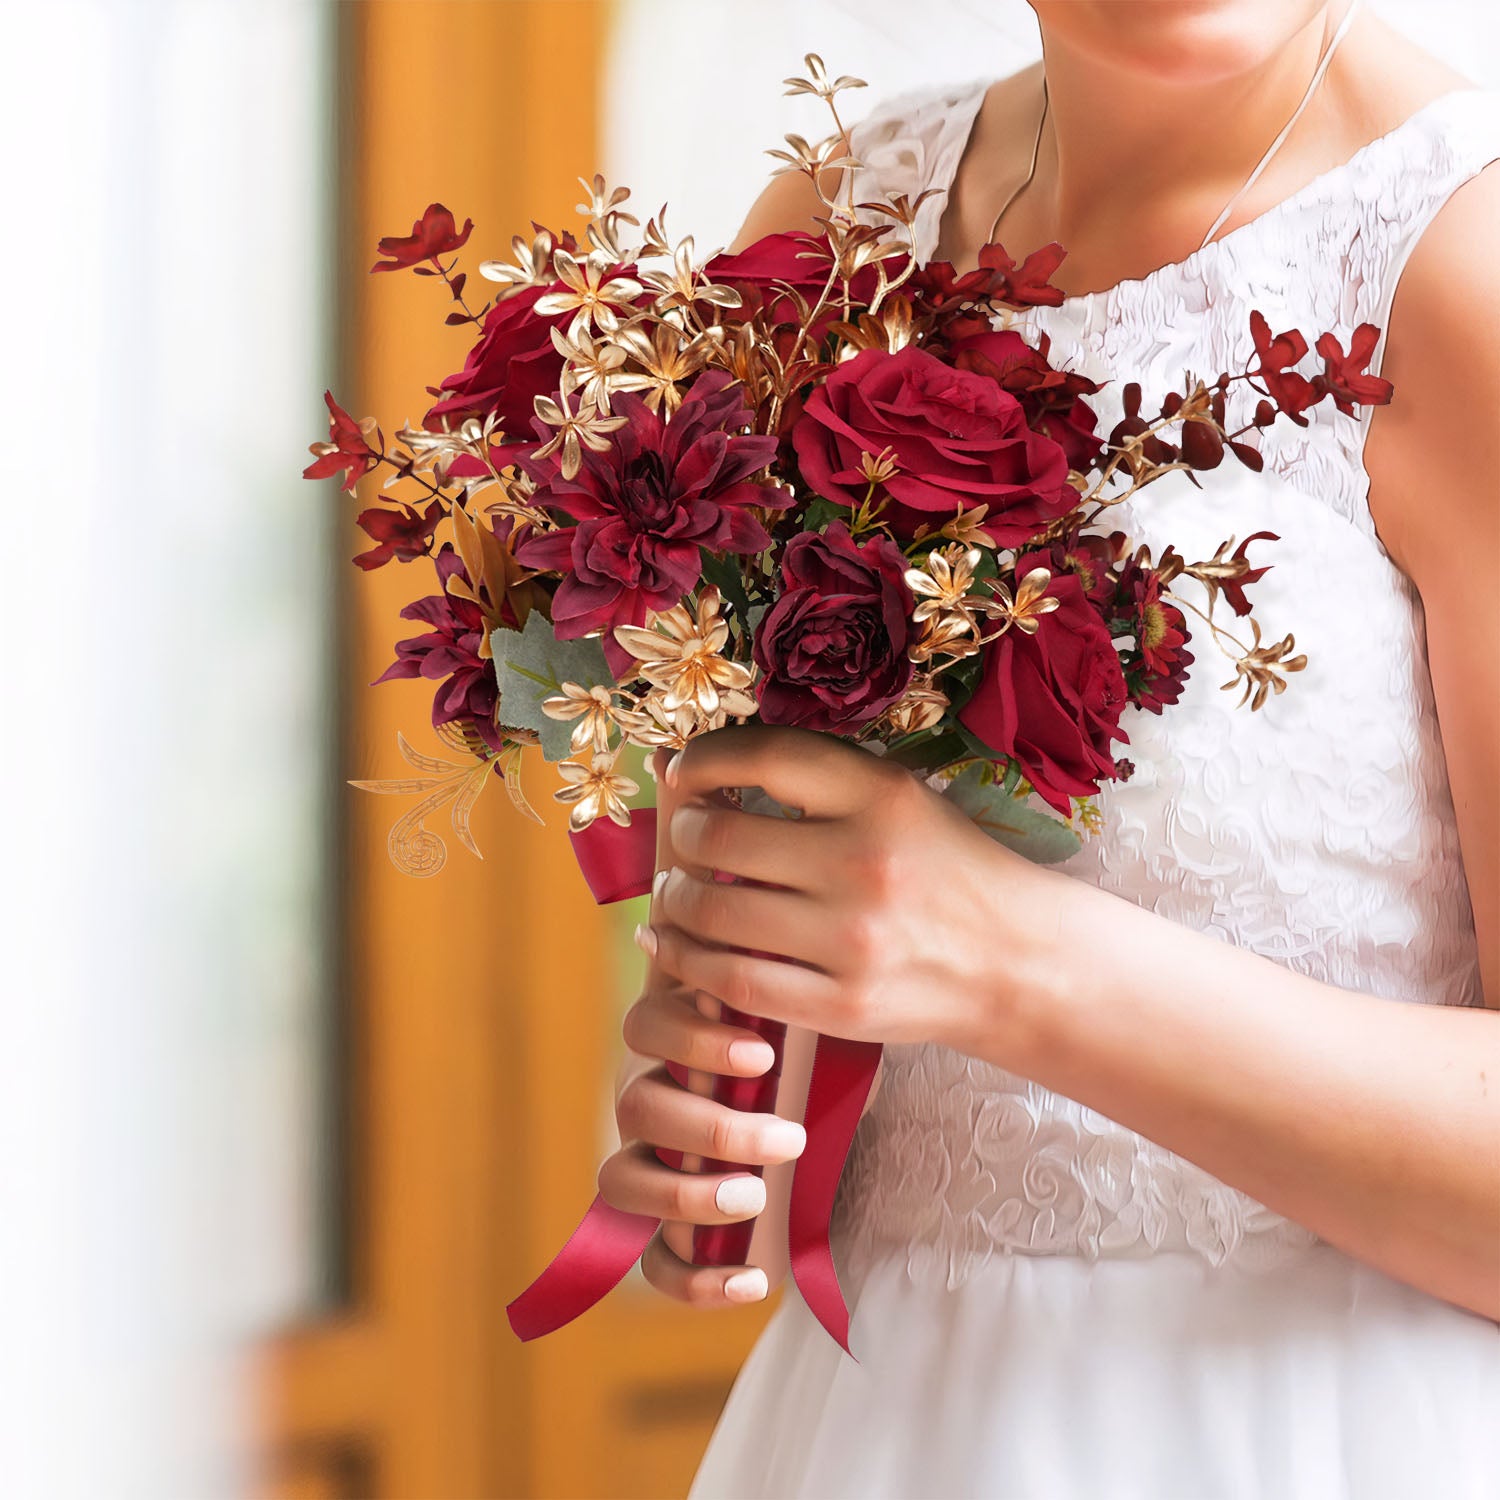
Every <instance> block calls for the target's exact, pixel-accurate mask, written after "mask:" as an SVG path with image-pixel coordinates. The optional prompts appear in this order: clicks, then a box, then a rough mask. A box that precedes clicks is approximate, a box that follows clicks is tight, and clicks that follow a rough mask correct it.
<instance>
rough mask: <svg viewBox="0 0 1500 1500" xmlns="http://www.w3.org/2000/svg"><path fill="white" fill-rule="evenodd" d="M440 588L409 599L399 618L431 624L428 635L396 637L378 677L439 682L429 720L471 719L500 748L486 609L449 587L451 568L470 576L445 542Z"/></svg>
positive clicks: (439, 556) (497, 693) (439, 558)
mask: <svg viewBox="0 0 1500 1500" xmlns="http://www.w3.org/2000/svg"><path fill="white" fill-rule="evenodd" d="M433 564H434V566H435V567H436V568H437V573H438V580H439V582H440V584H441V586H442V592H441V593H438V594H431V595H429V596H428V597H427V598H425V599H418V600H417V601H416V603H414V604H408V605H407V606H406V608H405V609H403V610H402V611H401V618H402V619H403V620H418V621H420V622H421V623H422V624H424V625H426V626H429V627H430V629H429V631H428V633H427V634H426V635H418V636H412V637H411V638H410V639H409V640H404V641H398V642H397V643H396V660H395V661H394V662H393V663H392V664H391V665H390V666H389V667H387V668H386V670H385V671H384V672H382V673H381V675H380V676H379V677H377V678H376V679H375V680H376V682H389V681H391V680H393V679H395V678H399V677H425V678H427V679H428V680H429V681H430V682H436V683H437V690H436V692H435V693H434V694H433V699H432V723H433V727H434V728H436V727H437V726H438V725H439V724H448V723H452V722H453V721H454V720H469V721H470V722H472V723H473V725H474V728H475V729H476V730H478V732H479V735H480V737H481V738H482V739H483V740H484V742H485V744H487V745H488V746H489V747H490V749H492V750H496V751H498V750H499V749H500V748H501V743H502V740H503V736H502V735H501V733H500V730H499V728H498V727H497V725H496V723H495V705H496V702H497V701H498V699H499V697H500V688H499V685H498V683H497V682H496V680H495V664H494V662H493V661H489V660H486V659H485V658H483V657H481V656H480V654H479V652H480V648H481V646H482V645H483V644H484V638H485V632H486V630H487V628H488V627H487V625H486V622H485V617H484V611H483V609H481V608H480V606H479V605H478V604H476V603H475V602H474V601H473V600H472V599H464V598H462V597H460V596H458V595H455V594H450V593H449V592H448V580H449V579H450V578H452V577H453V576H454V575H455V574H459V575H461V576H462V577H463V578H464V580H465V581H466V582H467V581H468V574H467V573H466V572H465V571H464V565H463V563H462V562H461V561H460V559H459V556H458V553H457V552H455V551H454V550H453V548H452V547H451V546H448V545H446V544H445V545H444V546H443V548H442V549H441V550H440V551H439V552H438V554H437V556H436V557H434V558H433Z"/></svg>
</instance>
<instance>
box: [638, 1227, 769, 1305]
mask: <svg viewBox="0 0 1500 1500" xmlns="http://www.w3.org/2000/svg"><path fill="white" fill-rule="evenodd" d="M665 1228H666V1226H665V1225H663V1227H662V1229H658V1230H657V1231H656V1233H655V1234H654V1235H652V1237H651V1242H650V1244H648V1245H647V1246H646V1249H645V1253H644V1254H643V1255H642V1256H641V1272H642V1274H643V1275H644V1276H645V1278H646V1280H647V1281H648V1282H650V1284H651V1285H652V1286H654V1287H655V1288H656V1289H657V1291H659V1292H665V1293H666V1295H667V1296H669V1297H675V1298H676V1299H677V1300H678V1301H679V1302H688V1303H691V1304H692V1305H693V1306H695V1307H726V1306H731V1305H734V1304H736V1303H741V1302H760V1301H763V1300H764V1298H765V1296H766V1292H767V1290H768V1283H767V1281H766V1273H765V1272H764V1271H762V1270H761V1269H760V1267H759V1266H695V1265H692V1264H690V1263H689V1262H688V1261H686V1260H684V1259H683V1257H682V1256H680V1255H678V1254H677V1253H676V1252H675V1251H674V1250H673V1249H672V1248H671V1247H670V1246H669V1245H668V1244H667V1242H666V1238H665V1235H664V1230H665Z"/></svg>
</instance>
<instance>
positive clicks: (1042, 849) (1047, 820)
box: [943, 764, 1083, 865]
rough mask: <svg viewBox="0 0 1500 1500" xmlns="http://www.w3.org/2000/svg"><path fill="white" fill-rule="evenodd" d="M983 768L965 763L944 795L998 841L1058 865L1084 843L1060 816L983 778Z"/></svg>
mask: <svg viewBox="0 0 1500 1500" xmlns="http://www.w3.org/2000/svg"><path fill="white" fill-rule="evenodd" d="M983 772H984V767H983V766H981V765H978V764H975V765H972V766H965V767H964V769H963V770H962V771H960V772H959V774H958V775H957V776H955V777H954V778H953V780H952V781H950V782H949V783H948V790H947V791H946V792H944V794H943V795H944V796H945V797H947V798H948V799H949V800H950V801H951V802H953V803H954V804H955V805H956V806H957V807H958V808H959V810H960V811H962V812H964V813H966V814H967V815H968V816H969V817H970V818H972V819H973V821H974V822H975V823H977V824H978V825H979V827H980V828H982V829H983V830H984V832H985V833H987V834H988V835H989V836H990V837H991V838H992V839H994V840H995V842H996V843H997V844H1004V845H1005V847H1006V848H1007V849H1014V850H1015V851H1016V853H1017V854H1024V855H1025V856H1026V858H1027V859H1029V860H1031V861H1032V862H1033V863H1035V864H1039V865H1055V864H1057V863H1058V862H1059V861H1060V860H1064V859H1067V858H1068V857H1069V855H1072V854H1076V853H1077V852H1078V850H1079V849H1080V848H1082V847H1083V840H1082V839H1080V838H1079V837H1078V835H1077V833H1076V832H1074V830H1073V829H1071V828H1069V827H1068V825H1067V824H1066V823H1064V822H1063V821H1062V820H1061V819H1059V818H1054V817H1050V816H1049V815H1048V814H1046V813H1043V812H1038V811H1037V810H1036V808H1034V807H1031V806H1029V805H1028V804H1027V803H1025V802H1018V801H1017V800H1016V799H1015V798H1014V797H1012V796H1010V795H1009V793H1007V792H1006V791H1005V790H1004V789H1003V787H1001V786H998V785H996V784H995V783H994V782H985V781H983V780H981V777H982V775H983Z"/></svg>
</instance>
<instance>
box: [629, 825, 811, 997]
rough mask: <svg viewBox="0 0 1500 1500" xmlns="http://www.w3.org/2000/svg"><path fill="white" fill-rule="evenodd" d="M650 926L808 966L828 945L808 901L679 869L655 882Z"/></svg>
mask: <svg viewBox="0 0 1500 1500" xmlns="http://www.w3.org/2000/svg"><path fill="white" fill-rule="evenodd" d="M740 816H742V817H743V816H744V814H741V815H740ZM651 925H652V926H653V927H655V928H658V929H660V928H661V927H662V926H671V927H679V928H681V929H682V930H683V931H684V932H688V933H691V934H692V935H693V936H694V937H696V938H697V939H698V940H699V941H700V942H705V943H722V944H725V945H739V946H742V947H750V946H754V947H756V948H763V949H766V950H767V951H769V952H771V953H778V954H782V955H784V956H785V957H787V958H795V959H799V960H801V961H803V962H805V963H811V962H813V961H814V960H815V959H816V958H817V956H818V955H819V954H820V953H822V952H823V951H824V949H825V948H826V946H827V943H828V918H827V912H826V911H825V910H824V909H823V908H821V907H820V906H819V905H818V904H817V903H816V902H814V901H811V900H809V899H808V897H806V896H804V895H801V894H800V893H798V892H796V891H773V890H767V889H766V888H765V887H764V886H755V885H738V884H731V883H729V882H728V881H722V880H699V879H698V878H697V877H696V876H693V875H690V874H688V872H687V871H686V870H684V869H681V868H676V869H673V870H671V871H668V872H667V873H666V874H665V876H660V875H659V876H658V877H657V885H656V889H655V891H654V892H653V894H652V899H651ZM752 936H753V944H752ZM715 993H717V991H715Z"/></svg>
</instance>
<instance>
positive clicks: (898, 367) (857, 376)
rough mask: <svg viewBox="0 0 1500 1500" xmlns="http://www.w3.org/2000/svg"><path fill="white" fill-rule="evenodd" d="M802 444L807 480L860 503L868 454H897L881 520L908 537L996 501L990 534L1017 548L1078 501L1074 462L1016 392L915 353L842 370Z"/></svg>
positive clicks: (874, 352) (809, 407) (860, 361)
mask: <svg viewBox="0 0 1500 1500" xmlns="http://www.w3.org/2000/svg"><path fill="white" fill-rule="evenodd" d="M792 442H793V444H794V446H795V448H796V453H797V459H798V464H799V466H800V468H801V470H802V477H803V478H804V479H805V480H806V481H807V483H808V484H809V485H810V486H811V487H812V488H813V489H814V490H816V491H817V492H818V494H820V495H824V496H826V497H827V498H828V499H830V500H837V501H838V502H840V503H841V504H844V505H850V506H853V505H857V504H858V503H859V502H860V501H862V500H863V499H864V497H865V494H866V491H867V489H868V487H869V486H868V482H867V481H866V479H865V476H864V474H863V472H862V470H861V468H860V460H861V458H862V457H863V455H865V454H869V455H870V457H871V458H874V457H875V456H876V455H878V454H879V453H881V452H882V451H883V450H885V449H886V448H890V449H893V450H894V452H895V460H896V465H897V472H896V473H895V474H893V475H892V476H891V478H890V479H889V480H888V481H887V482H886V484H885V490H886V493H887V495H888V497H889V499H888V501H887V504H886V507H885V509H884V511H883V512H882V513H881V515H882V519H884V520H886V521H887V522H888V523H889V524H890V526H891V529H892V530H893V531H894V532H895V534H896V535H897V536H899V537H901V538H902V539H907V538H910V537H911V536H912V535H914V533H915V532H916V531H917V529H918V528H919V527H921V526H926V527H928V528H929V529H930V530H936V529H937V528H938V527H940V526H942V525H943V523H944V522H945V521H949V520H951V519H952V518H953V516H954V515H955V514H956V513H957V512H958V510H959V509H960V507H962V508H963V509H964V510H969V509H972V508H973V507H974V506H977V505H984V506H987V507H988V514H987V516H986V517H985V520H984V522H983V523H982V524H983V527H984V530H985V531H987V532H988V533H989V534H990V536H991V537H993V538H994V540H995V542H996V543H997V544H998V545H999V546H1002V547H1016V546H1020V545H1021V544H1023V543H1025V542H1027V541H1029V540H1030V539H1031V538H1032V537H1033V536H1035V535H1036V533H1037V532H1039V531H1041V530H1043V529H1044V528H1045V527H1046V526H1047V525H1048V524H1049V523H1050V522H1052V521H1054V520H1056V519H1057V517H1058V516H1061V515H1064V514H1066V513H1067V512H1068V511H1069V510H1071V509H1072V508H1073V506H1074V504H1075V503H1076V502H1077V499H1078V496H1077V493H1076V491H1074V490H1073V489H1072V488H1071V487H1070V486H1069V484H1068V460H1067V456H1066V455H1065V454H1064V452H1063V450H1062V449H1061V448H1060V447H1059V446H1058V445H1057V444H1056V443H1055V442H1053V441H1052V439H1051V438H1048V437H1043V436H1042V435H1041V434H1040V433H1037V432H1033V431H1032V430H1031V429H1030V427H1028V426H1027V425H1026V414H1025V412H1024V411H1023V410H1022V408H1021V403H1020V402H1019V401H1017V400H1016V398H1015V397H1014V396H1012V395H1011V394H1010V392H1009V391H1006V390H1003V389H1002V388H1001V387H1000V386H999V385H998V384H997V383H996V382H995V381H994V380H991V379H989V378H988V377H987V376H983V375H976V374H975V373H974V372H973V371H971V370H957V369H954V367H953V366H952V365H948V364H944V363H943V361H942V360H940V359H938V358H937V357H936V356H935V355H932V354H928V353H927V352H926V351H925V350H923V349H918V348H916V347H915V346H914V345H908V346H907V347H906V348H904V349H902V350H900V351H899V352H898V353H896V354H887V353H886V352H885V351H884V350H881V349H866V350H865V351H864V352H863V353H861V354H857V355H855V357H854V358H853V359H850V360H846V361H844V362H843V363H842V364H840V365H838V366H837V367H836V368H835V369H834V371H833V372H832V374H830V375H829V377H828V379H827V381H826V382H825V383H824V384H823V385H822V386H820V387H819V388H818V389H817V390H815V391H814V392H813V393H812V395H811V396H809V397H808V398H807V404H806V406H805V407H804V409H803V412H802V416H801V417H800V418H799V420H798V421H797V424H796V425H795V426H794V427H793V428H792Z"/></svg>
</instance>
